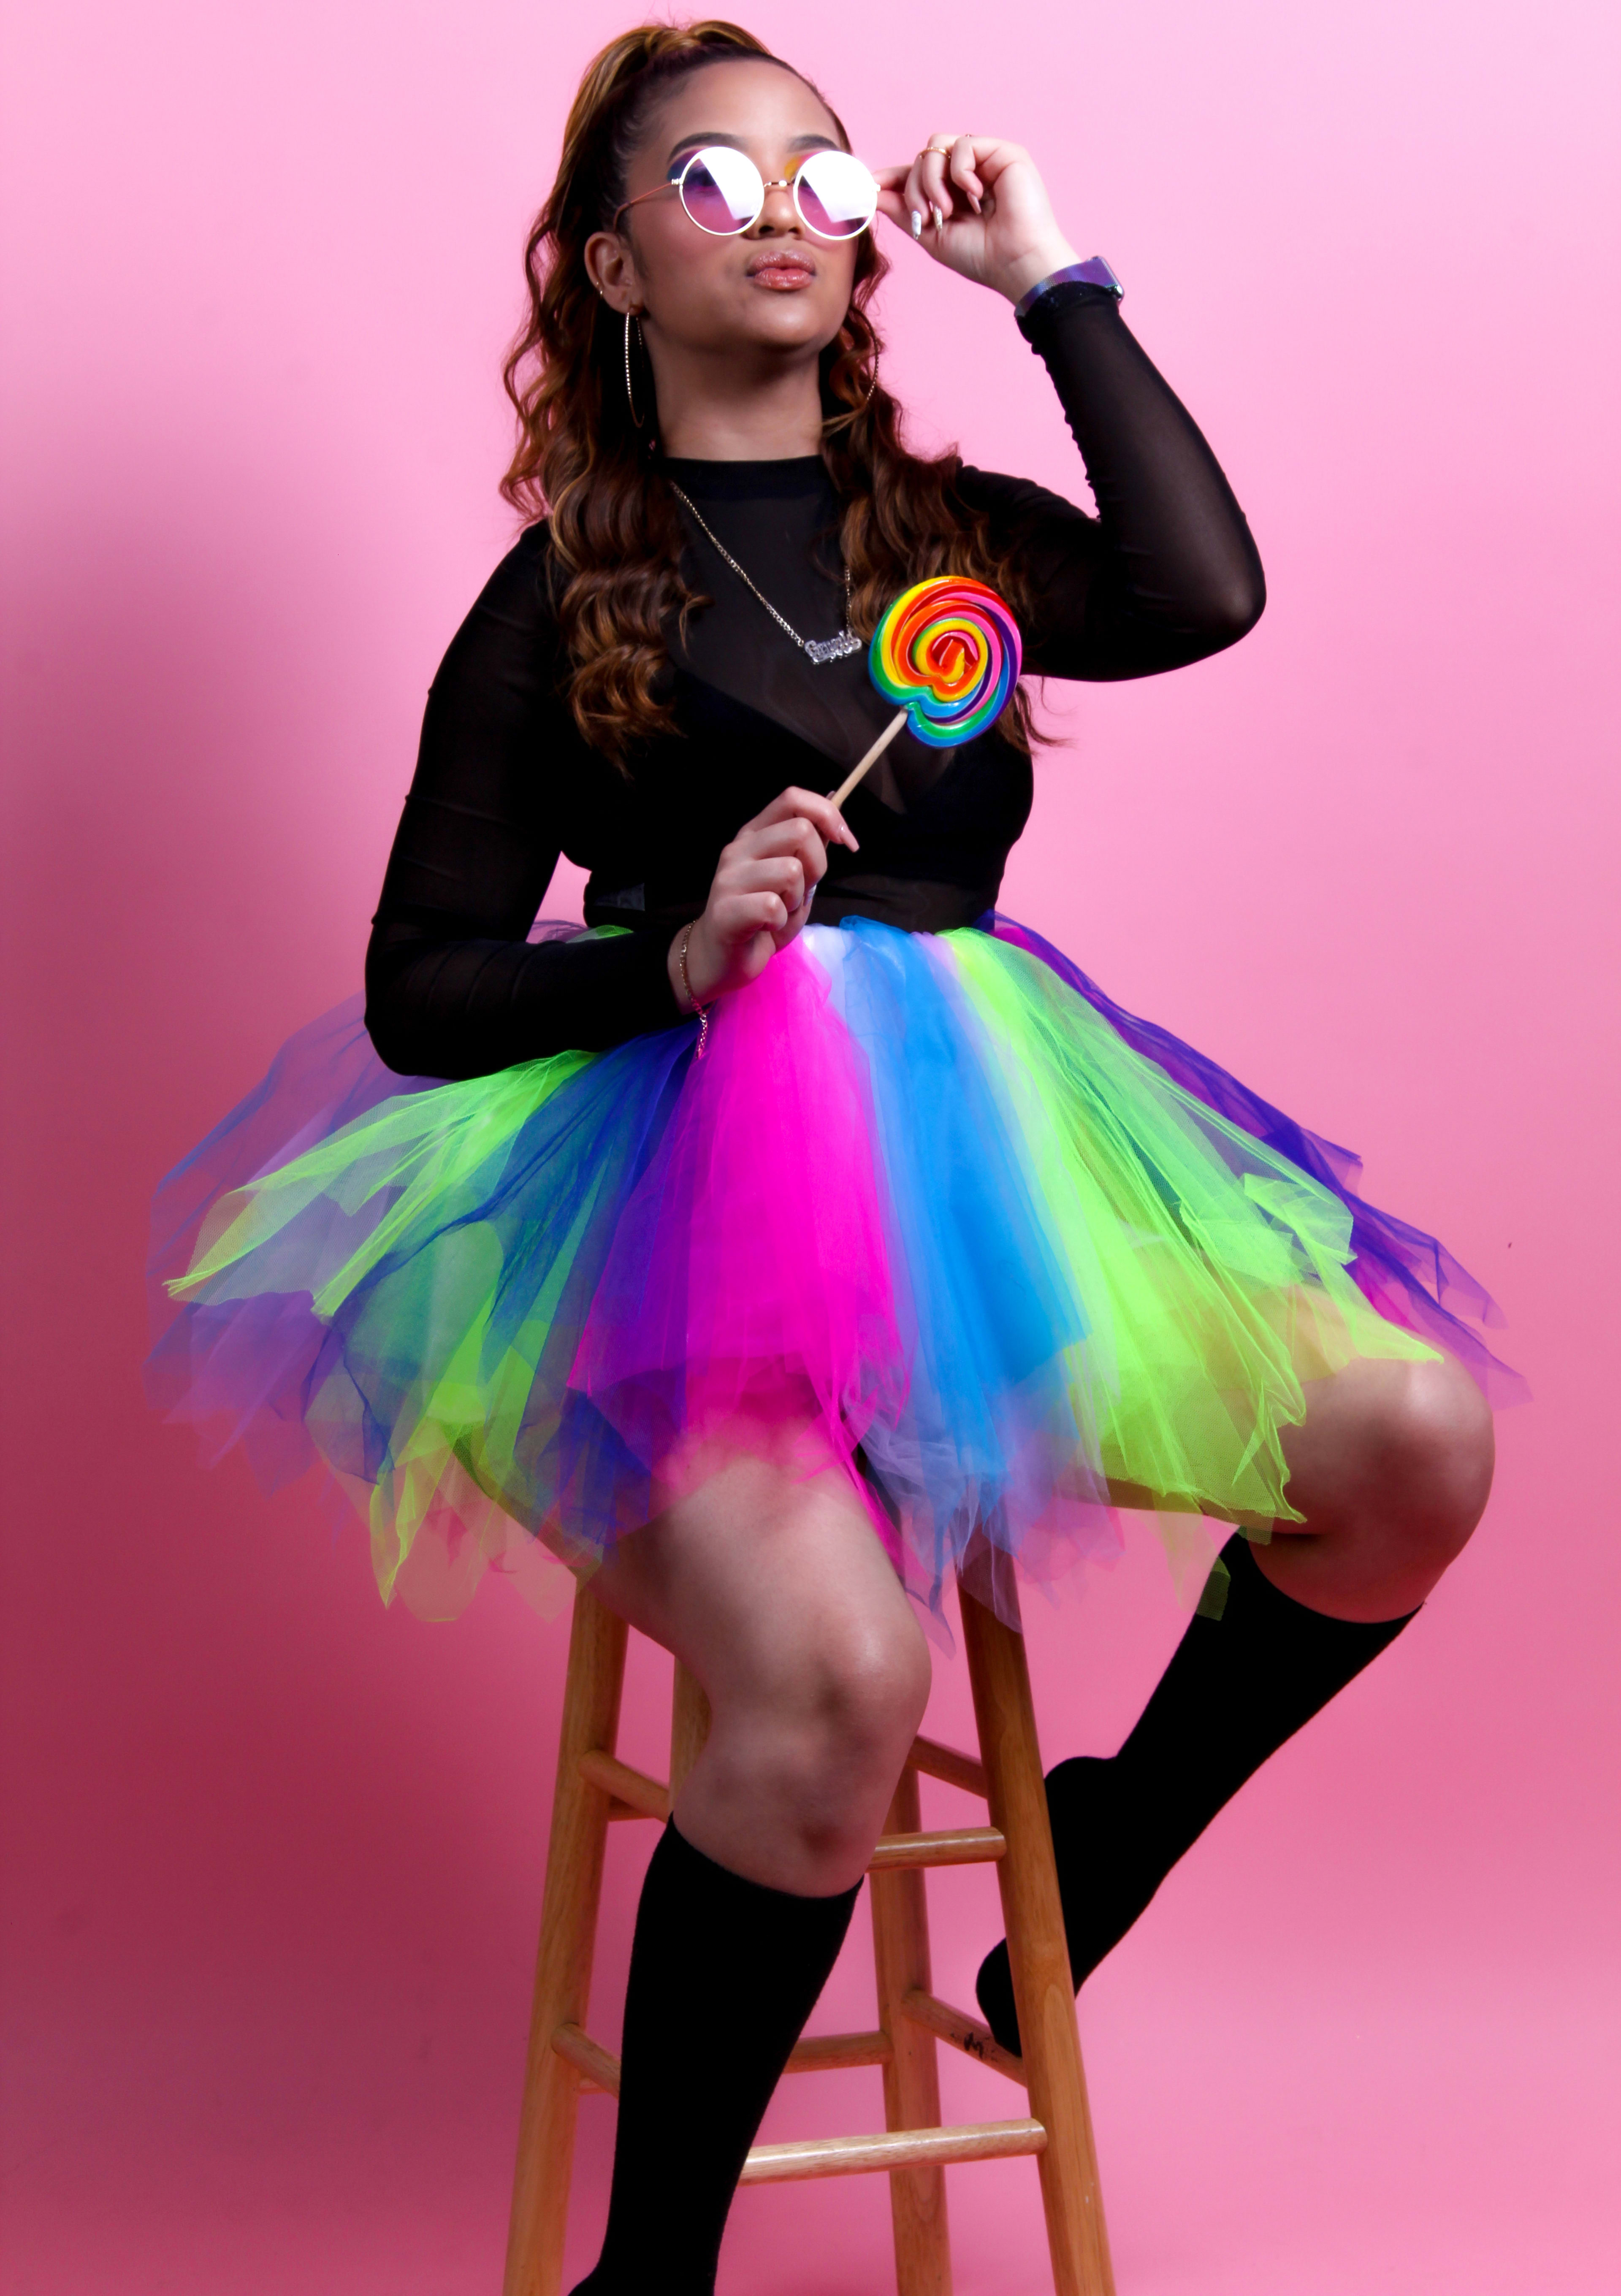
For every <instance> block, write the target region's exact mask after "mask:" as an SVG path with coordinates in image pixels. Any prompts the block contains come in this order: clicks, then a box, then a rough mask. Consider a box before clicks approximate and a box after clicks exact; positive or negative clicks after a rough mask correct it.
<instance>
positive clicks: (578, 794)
mask: <svg viewBox="0 0 1621 2296" xmlns="http://www.w3.org/2000/svg"><path fill="white" fill-rule="evenodd" d="M1020 324H1021V326H1022V328H1023V330H1024V333H1025V335H1026V336H1027V338H1028V340H1030V342H1031V344H1032V347H1033V349H1034V350H1035V351H1036V352H1037V353H1038V354H1039V355H1040V357H1041V358H1042V359H1043V360H1044V361H1045V363H1046V365H1047V368H1048V371H1049V374H1050V375H1051V377H1052V381H1053V382H1054V385H1055V386H1056V388H1057V393H1058V397H1059V400H1060V402H1061V404H1062V406H1063V408H1064V412H1065V414H1066V418H1067V420H1068V422H1069V426H1070V429H1071V430H1072V431H1073V432H1074V438H1075V442H1076V445H1077V446H1078V447H1080V450H1081V453H1082V457H1083V459H1084V462H1085V466H1086V473H1087V477H1088V479H1089V480H1090V485H1091V488H1092V493H1093V496H1094V497H1095V500H1096V502H1097V505H1098V515H1097V516H1096V517H1095V518H1094V517H1091V516H1089V515H1088V514H1087V513H1086V512H1082V511H1081V510H1080V509H1078V508H1077V507H1076V506H1075V505H1074V504H1071V503H1067V502H1065V501H1063V500H1061V499H1060V498H1059V497H1058V496H1055V495H1051V494H1049V493H1047V492H1046V491H1045V490H1044V489H1042V488H1040V487H1036V486H1033V485H1032V484H1030V483H1029V482H1028V481H1026V480H1020V479H1013V478H1006V477H1001V476H999V475H997V474H995V473H992V472H990V471H977V470H972V469H965V470H964V471H963V472H962V474H961V480H960V486H961V491H962V494H963V496H964V497H965V498H966V499H967V500H968V501H969V502H971V503H972V504H974V505H975V507H983V508H984V509H985V510H986V511H987V512H989V515H990V519H991V522H992V539H993V541H994V542H995V543H996V544H997V545H999V546H1001V545H1013V546H1015V547H1016V548H1017V550H1018V552H1019V553H1020V556H1021V562H1022V563H1023V565H1024V569H1025V571H1026V575H1027V578H1028V582H1029V592H1030V594H1031V595H1032V596H1033V597H1034V598H1035V599H1037V600H1038V601H1039V602H1040V603H1039V605H1038V608H1037V611H1036V612H1035V614H1034V616H1033V617H1027V618H1026V623H1025V627H1024V630H1023V636H1024V668H1025V671H1026V674H1028V675H1032V676H1049V677H1071V678H1090V679H1106V678H1123V677H1142V676H1150V675H1152V674H1153V673H1155V672H1156V671H1159V670H1165V669H1174V668H1179V667H1181V665H1182V664H1184V663H1187V662H1191V661H1197V660H1199V659H1200V658H1201V657H1202V656H1204V655H1206V654H1211V653H1214V652H1218V651H1220V649H1221V648H1222V647H1223V646H1227V645H1230V644H1232V643H1233V642H1234V640H1235V639H1237V638H1239V637H1241V636H1242V635H1244V633H1245V632H1246V631H1247V629H1248V628H1250V627H1251V626H1252V624H1253V623H1254V622H1255V619H1256V618H1257V616H1258V615H1259V614H1260V611H1261V609H1262V606H1263V603H1264V595H1265V593H1264V588H1263V579H1262V573H1261V564H1260V561H1259V559H1258V557H1257V555H1256V553H1255V545H1254V544H1253V542H1252V541H1251V539H1250V534H1249V529H1248V527H1247V524H1246V522H1245V520H1244V515H1243V512H1241V511H1240V510H1239V508H1238V504H1237V503H1236V502H1235V501H1234V499H1233V496H1232V492H1231V490H1230V488H1229V486H1228V484H1227V481H1226V480H1225V478H1224V477H1223V476H1222V471H1221V468H1220V466H1219V465H1218V463H1217V462H1216V460H1215V457H1214V455H1213V454H1212V453H1211V451H1210V448H1209V447H1208V446H1207V445H1206V444H1205V439H1203V437H1202V436H1201V434H1200V432H1199V430H1197V426H1196V425H1195V423H1194V422H1193V420H1192V418H1191V417H1190V416H1189V414H1188V412H1187V410H1186V409H1185V408H1184V407H1183V406H1182V405H1181V402H1180V401H1179V400H1178V399H1177V398H1176V397H1175V396H1174V395H1173V392H1172V391H1171V389H1169V388H1168V386H1167V385H1166V383H1165V382H1164V380H1163V379H1162V378H1161V376H1160V375H1159V373H1157V372H1156V369H1155V367H1154V366H1153V365H1152V364H1151V362H1150V361H1149V360H1148V357H1147V356H1146V354H1145V353H1144V352H1143V350H1142V349H1141V348H1140V345H1139V344H1138V343H1137V341H1136V340H1135V339H1134V338H1133V336H1132V335H1131V332H1129V330H1128V329H1127V328H1126V326H1125V324H1124V323H1123V320H1122V318H1121V316H1120V314H1119V307H1118V305H1117V303H1116V301H1115V298H1114V297H1113V296H1112V295H1109V294H1107V292H1106V291H1102V290H1100V289H1098V288H1094V287H1090V286H1086V285H1066V286H1061V287H1058V288H1057V289H1054V290H1053V291H1050V292H1049V294H1048V295H1046V296H1045V297H1043V298H1042V299H1041V300H1040V301H1038V302H1037V304H1036V305H1035V307H1033V310H1032V311H1031V312H1030V313H1029V314H1027V315H1026V316H1025V317H1024V319H1023V320H1021V322H1020ZM663 467H664V468H665V469H666V470H667V471H668V472H669V474H670V476H671V478H672V479H673V480H675V481H676V483H677V484H678V485H679V487H680V488H682V489H683V490H684V492H685V493H686V494H687V495H688V496H690V497H691V498H692V500H693V501H694V502H695V503H696V504H698V506H699V508H700V510H701V512H702V513H703V517H704V521H706V522H707V524H708V525H709V527H710V528H711V529H712V530H713V532H714V534H715V535H716V536H717V537H719V539H720V541H721V542H722V543H724V545H726V548H727V549H728V551H729V552H730V553H731V554H732V556H733V557H734V558H736V560H737V562H739V563H740V564H741V565H743V566H744V567H745V568H746V569H747V570H748V572H749V574H750V576H751V577H752V578H753V581H754V582H755V583H756V584H757V585H758V586H759V587H760V589H761V591H762V592H763V593H764V594H765V595H766V596H767V597H768V598H769V600H770V601H771V603H772V604H773V605H774V606H776V607H777V608H778V611H780V612H781V613H782V614H783V615H784V616H785V617H786V619H787V620H788V621H789V622H790V623H791V624H792V625H793V627H794V628H795V629H796V630H798V631H799V632H800V633H801V635H802V636H805V637H810V638H815V637H827V636H831V635H834V634H835V632H836V631H837V630H838V629H839V627H841V624H842V620H843V588H842V585H841V583H840V581H839V578H838V574H837V568H836V553H835V554H834V555H833V556H830V554H829V549H828V542H827V537H828V534H829V532H830V530H832V529H834V528H835V524H836V518H837V507H838V506H837V503H836V501H835V496H834V493H833V489H832V487H831V484H830V481H829V480H828V478H827V471H826V469H825V466H824V465H823V463H822V461H821V459H820V457H819V456H816V455H811V456H807V457H804V458H802V459H794V460H790V461H786V462H766V463H696V462H683V461H676V460H670V459H667V460H666V462H665V463H664V465H663ZM683 522H684V526H685V529H686V532H687V555H686V556H685V557H684V560H683V567H684V570H685V571H686V572H687V575H688V577H689V578H690V579H691V580H692V581H693V583H694V584H695V586H696V587H698V588H700V589H701V590H702V591H704V593H705V594H708V595H709V596H710V597H711V598H712V602H713V603H712V604H710V605H708V606H706V607H704V608H702V609H700V610H698V611H696V612H695V614H694V615H693V617H692V618H691V620H690V623H689V627H688V635H687V640H686V641H685V643H684V644H683V643H682V642H681V641H679V639H678V638H677V637H676V636H675V635H674V634H673V633H672V634H671V639H670V645H671V667H672V673H673V709H674V716H675V720H676V724H677V726H678V728H679V732H678V733H677V734H674V735H672V736H671V737H668V738H666V739H664V740H662V741H660V742H655V743H653V744H651V745H649V747H648V749H647V750H646V751H645V752H644V753H643V755H642V756H641V757H639V758H638V761H637V764H636V769H635V772H634V774H633V775H631V776H630V777H629V778H627V777H626V776H625V775H623V774H621V772H620V771H619V770H618V768H617V767H615V766H613V764H612V763H610V762H609V761H608V760H607V759H606V758H603V757H602V756H601V755H600V754H599V753H597V751H596V750H592V749H591V748H590V747H589V746H588V744H587V743H586V742H584V741H583V740H582V739H581V737H580V734H579V732H578V730H577V729H576V727H575V726H574V722H573V719H572V716H571V715H570V712H569V709H568V707H567V704H566V701H564V698H563V694H562V679H563V677H564V675H565V673H566V668H567V664H566V660H565V657H564V651H563V646H562V641H561V638H560V635H559V632H558V629H557V625H556V622H555V619H554V616H553V613H552V611H551V607H550V604H549V602H548V601H549V592H548V566H547V547H548V545H547V529H546V527H545V525H544V523H540V524H537V525H535V526H531V527H530V528H529V529H527V530H526V531H525V532H524V533H523V535H522V536H521V537H520V538H519V540H518V542H517V544H516V545H515V547H514V549H512V550H511V551H510V552H509V553H507V555H506V558H504V559H503V560H502V562H501V563H500V565H499V566H498V567H497V569H496V570H495V572H494V574H493V575H492V576H491V578H490V581H489V583H488V584H487V585H486V586H485V588H484V590H483V592H482V593H481V595H480V597H479V598H478V600H477V601H476V603H474V605H473V611H472V612H471V613H470V614H469V615H468V617H467V619H466V620H465V622H464V623H463V625H462V627H461V628H460V629H459V630H458V631H457V634H456V636H455V637H454V638H453V639H452V641H451V644H450V647H449V650H448V652H447V653H446V655H445V658H444V660H443V662H442V663H441V665H440V669H439V673H438V675H437V676H436V677H435V678H434V681H433V684H432V688H431V690H430V693H429V696H428V704H427V711H426V715H425V717H424V725H423V733H422V744H421V750H420V753H419V756H418V759H417V765H416V775H415V778H414V780H413V782H412V785H411V790H410V793H409V795H408V797H407V800H406V807H405V814H404V817H403V819H402V821H401V823H400V825H399V832H398V833H397V835H396V837H395V840H394V846H393V850H392V853H391V857H390V860H389V865H388V871H387V874H386V876H385V878H384V881H383V898H382V901H381V904H380V906H379V907H378V910H377V914H376V917H375V919H374V924H373V931H372V938H371V943H370V947H369V948H368V951H367V956H366V1026H367V1028H368V1029H369V1030H370V1032H371V1036H372V1039H373V1042H374V1046H376V1049H377V1051H378V1053H379V1054H380V1056H381V1057H382V1058H383V1061H385V1062H387V1064H388V1065H389V1066H390V1067H391V1068H392V1069H395V1070H399V1072H401V1073H402V1074H407V1075H416V1076H435V1077H446V1078H454V1077H469V1076H479V1075H483V1074H487V1073H489V1072H490V1071H491V1070H497V1069H500V1068H506V1067H509V1066H510V1065H512V1064H513V1063H514V1062H518V1061H525V1060H533V1059H536V1058H539V1056H540V1055H541V1054H547V1053H552V1052H556V1051H560V1050H562V1049H564V1048H565V1047H568V1046H580V1047H585V1048H588V1049H601V1048H604V1047H605V1046H610V1045H613V1044H617V1043H620V1042H622V1041H623V1040H624V1039H625V1038H626V1037H633V1036H637V1035H639V1034H641V1033H642V1032H643V1031H645V1030H648V1029H662V1028H669V1027H671V1026H672V1025H674V1023H675V1022H676V1021H677V1020H678V1019H679V1010H678V1007H677V1005H676V1003H675V999H674V997H673V995H672V994H671V988H670V982H669V978H668V974H667V970H666V955H667V952H668V948H669V944H670V939H671V932H672V931H673V930H674V929H675V927H676V925H677V924H678V923H679V922H680V921H681V919H682V918H684V917H693V916H695V915H697V914H698V913H699V912H700V910H701V909H702V908H703V906H704V901H705V899H706V898H707V895H708V890H709V883H710V879H711V877H712V874H713V871H714V867H715V863H716V861H717V859H718V857H719V855H720V848H721V847H722V846H723V845H724V844H725V843H726V842H727V841H728V839H729V838H731V837H732V836H733V835H735V834H736V831H737V830H738V829H739V828H740V827H741V826H742V824H744V823H745V821H747V820H750V819H752V818H753V816H754V815H755V814H757V813H759V812H760V811H761V809H762V808H764V807H765V806H766V805H768V804H769V802H770V800H771V799H772V798H773V797H775V796H776V795H777V794H778V791H780V790H782V789H784V788H786V787H788V786H789V785H791V784H797V785H798V786H800V787H802V788H809V789H826V788H830V787H832V786H833V784H834V783H835V782H837V781H839V780H842V779H843V775H844V774H845V772H846V771H847V770H848V769H849V767H851V766H852V764H853V763H854V762H855V760H856V758H858V757H859V756H860V754H861V753H862V751H863V750H865V749H866V748H867V747H868V743H869V742H871V740H872V739H873V737H874V735H875V734H876V733H878V732H880V731H881V730H882V729H883V727H884V726H885V724H886V723H887V721H888V719H889V717H890V716H891V715H892V709H891V706H890V705H889V704H888V703H887V702H885V701H884V700H883V699H882V698H881V697H880V696H879V695H878V693H876V691H875V689H874V687H873V685H872V684H871V681H870V679H869V677H868V671H867V666H866V660H865V656H864V652H862V653H856V654H853V655H850V656H846V657H845V658H844V659H843V660H838V661H835V662H827V663H822V664H814V663H811V661H810V660H808V659H807V657H806V656H805V655H804V654H803V653H802V652H800V650H799V649H798V648H797V647H796V646H794V644H792V643H791V642H790V641H789V639H788V638H787V637H786V636H785V635H783V633H782V632H781V631H780V630H779V629H778V627H776V625H775V624H774V623H773V622H772V621H771V619H770V618H769V616H768V614H767V613H766V611H765V610H764V608H763V607H762V606H761V604H760V603H759V602H758V600H757V599H756V598H755V597H754V596H753V595H752V594H751V593H750V592H749V590H748V589H747V588H746V587H745V585H744V584H743V583H742V582H741V581H739V580H738V578H737V577H736V574H735V573H733V572H732V571H731V570H729V568H728V567H727V565H726V564H725V562H724V561H723V560H722V559H721V558H720V556H719V555H718V554H717V553H716V552H715V551H714V549H713V547H712V545H711V543H710V541H709V539H708V538H707V537H706V536H705V535H704V533H703V532H702V530H701V529H700V528H699V527H698V526H697V525H696V524H695V522H694V521H691V520H689V519H687V517H686V514H685V512H683ZM1032 796H1033V783H1032V777H1031V768H1030V760H1029V758H1027V757H1026V756H1025V755H1024V753H1023V752H1022V751H1020V750H1016V749H1014V748H1013V747H1012V746H1011V745H1010V744H1009V743H1008V742H1005V741H1003V740H1002V739H1001V738H1000V735H999V734H997V733H996V732H995V731H994V730H992V731H991V732H989V733H986V734H982V735H981V736H980V737H979V738H978V739H977V740H976V741H973V742H964V743H962V744H961V745H960V746H959V747H958V748H956V749H951V750H934V749H929V748H926V747H925V746H924V745H923V744H922V743H920V742H916V741H914V740H913V739H912V737H911V735H910V734H909V733H903V734H901V735H900V736H899V738H898V739H897V740H896V741H895V742H894V743H893V745H892V747H891V749H890V750H888V751H886V753H885V758H884V759H883V761H882V763H881V767H880V768H879V769H877V770H875V772H874V773H872V774H871V775H869V776H868V780H867V781H866V782H864V783H862V785H861V786H860V789H858V790H857V791H856V792H855V794H854V795H853V796H852V799H850V802H849V806H848V808H847V811H848V816H849V819H850V822H851V825H852V828H853V829H854V831H855V832H856V835H857V836H858V838H859V839H860V845H861V850H860V853H859V854H852V853H851V852H849V851H848V850H847V849H843V848H835V849H834V851H833V853H832V855H831V856H830V859H829V866H828V873H827V877H826V878H825V879H824V881H823V884H822V887H821V889H820V890H819V893H818V896H817V899H816V903H815V906H814V908H813V910H812V915H813V917H814V918H817V919H820V920H833V919H836V918H837V917H839V916H841V915H845V914H850V913H852V911H854V912H859V913H862V914H868V915H873V916H876V917H880V918H882V919H885V921H887V922H894V923H899V924H902V925H907V926H910V927H913V928H915V929H924V930H932V931H939V930H943V929H945V928H946V927H948V926H950V925H959V924H966V923H971V922H973V921H974V919H975V917H977V916H979V915H981V914H983V912H984V911H985V910H986V909H987V908H989V907H990V906H992V904H993V902H994V900H995V898H996V893H997V889H998V886H999V885H1000V881H1001V874H1002V869H1003V866H1004V865H1005V862H1006V859H1007V856H1008V851H1009V850H1010V849H1011V847H1012V846H1013V844H1014V842H1015V840H1016V838H1017V837H1018V835H1019V833H1020V832H1021V831H1022V830H1023V828H1024V824H1025V821H1026V820H1027V818H1028V816H1029V812H1030V807H1031V800H1032ZM560 854H566V855H567V856H568V857H569V858H570V860H572V861H573V862H575V863H576V864H577V865H579V866H580V867H582V868H585V869H587V870H588V871H589V873H590V878H589V883H588V888H587V895H586V916H587V921H588V922H590V923H596V924H606V923H616V924H621V925H628V926H629V927H630V928H631V929H632V930H631V931H630V932H629V934H628V935H611V936H608V937H605V938H604V939H576V940H547V941H541V942H539V943H531V942H530V941H529V940H528V939H527V938H526V936H527V934H528V932H529V931H530V928H531V925H532V923H533V922H534V919H535V916H536V914H537V912H538V910H539V905H540V902H541V900H542V898H543V897H544V895H545V892H546V889H547V884H548V883H549V881H550V880H551V877H552V874H553V872H554V871H555V868H556V865H557V861H558V857H559V855H560Z"/></svg>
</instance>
